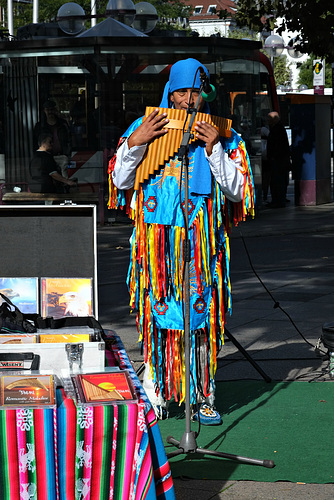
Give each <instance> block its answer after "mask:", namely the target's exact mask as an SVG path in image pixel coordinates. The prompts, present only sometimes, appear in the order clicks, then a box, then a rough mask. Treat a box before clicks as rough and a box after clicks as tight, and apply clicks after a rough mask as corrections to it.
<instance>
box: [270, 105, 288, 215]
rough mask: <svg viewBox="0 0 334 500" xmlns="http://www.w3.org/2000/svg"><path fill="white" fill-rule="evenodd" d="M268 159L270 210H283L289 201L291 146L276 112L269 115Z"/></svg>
mask: <svg viewBox="0 0 334 500" xmlns="http://www.w3.org/2000/svg"><path fill="white" fill-rule="evenodd" d="M268 124H269V135H268V139H267V158H268V162H269V165H270V193H271V203H269V204H268V206H269V207H270V208H283V207H285V205H286V203H287V202H288V201H289V200H288V199H287V188H288V185H289V171H290V169H291V162H290V146H289V139H288V135H287V133H286V130H285V127H284V125H283V123H282V121H281V119H280V116H279V114H278V113H277V112H276V111H272V112H271V113H268Z"/></svg>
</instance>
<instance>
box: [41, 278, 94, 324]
mask: <svg viewBox="0 0 334 500" xmlns="http://www.w3.org/2000/svg"><path fill="white" fill-rule="evenodd" d="M41 285H42V316H43V317H44V318H46V317H48V316H51V317H53V318H55V319H59V318H63V317H65V316H80V317H81V316H94V311H93V280H92V279H91V278H42V280H41Z"/></svg>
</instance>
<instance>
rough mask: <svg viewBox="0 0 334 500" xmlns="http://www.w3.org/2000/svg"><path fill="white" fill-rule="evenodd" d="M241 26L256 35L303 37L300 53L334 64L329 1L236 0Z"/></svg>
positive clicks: (332, 8) (332, 14)
mask: <svg viewBox="0 0 334 500" xmlns="http://www.w3.org/2000/svg"><path fill="white" fill-rule="evenodd" d="M236 4H237V13H236V16H235V20H236V22H237V25H238V26H248V27H249V28H251V29H253V30H254V31H262V30H263V29H267V30H273V29H274V27H278V26H276V20H277V19H278V18H283V19H284V21H283V23H282V24H281V25H280V26H279V27H278V32H279V33H282V32H283V31H285V30H288V31H291V32H297V33H299V34H300V36H299V40H298V41H296V42H297V43H298V45H299V50H300V51H301V52H304V53H308V54H310V53H311V52H312V53H313V54H317V57H324V58H326V59H327V60H328V61H330V62H334V5H333V4H332V2H331V1H329V0H312V1H310V0H236Z"/></svg>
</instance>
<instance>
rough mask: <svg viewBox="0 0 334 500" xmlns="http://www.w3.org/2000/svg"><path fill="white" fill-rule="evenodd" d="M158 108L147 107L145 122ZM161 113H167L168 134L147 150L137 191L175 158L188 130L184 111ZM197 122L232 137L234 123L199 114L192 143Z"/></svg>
mask: <svg viewBox="0 0 334 500" xmlns="http://www.w3.org/2000/svg"><path fill="white" fill-rule="evenodd" d="M155 109H157V108H155V107H150V106H149V107H147V108H146V110H145V116H144V120H145V119H146V118H147V117H148V116H149V115H150V114H151V113H152V112H153V111H154V110H155ZM159 113H160V114H161V113H167V118H168V119H169V123H167V124H166V125H165V127H164V128H168V129H169V130H168V134H165V135H163V136H161V137H159V138H157V139H155V140H154V141H152V142H151V143H150V144H149V145H148V148H147V150H146V153H145V156H144V157H143V159H142V161H141V162H140V164H139V165H138V168H137V172H136V180H135V190H138V189H139V186H140V184H142V183H143V182H144V181H145V180H147V179H148V178H149V176H150V175H151V174H154V173H155V172H156V171H159V170H160V168H161V167H163V166H164V165H165V163H166V162H167V161H168V160H170V159H171V158H173V157H174V155H175V154H176V152H177V151H178V149H179V147H180V145H181V141H182V137H183V130H187V128H188V122H189V120H190V116H191V115H190V114H188V113H187V112H186V111H185V110H183V109H170V108H159ZM197 121H205V122H207V123H210V125H213V126H214V127H215V128H216V129H217V130H218V131H219V135H220V136H223V137H231V125H232V121H231V120H229V119H228V118H221V117H219V116H212V115H208V114H206V113H197V114H196V118H195V120H194V123H193V126H192V129H191V131H192V135H191V138H190V142H193V141H195V140H196V137H195V128H194V127H195V125H196V122H197Z"/></svg>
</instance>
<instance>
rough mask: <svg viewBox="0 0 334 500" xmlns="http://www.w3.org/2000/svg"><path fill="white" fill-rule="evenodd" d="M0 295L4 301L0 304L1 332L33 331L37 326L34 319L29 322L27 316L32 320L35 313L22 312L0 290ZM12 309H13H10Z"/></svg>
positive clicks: (35, 330)
mask: <svg viewBox="0 0 334 500" xmlns="http://www.w3.org/2000/svg"><path fill="white" fill-rule="evenodd" d="M0 297H1V298H2V299H3V300H4V302H3V303H2V304H1V305H0V332H1V333H14V334H15V333H19V334H20V333H35V332H37V328H36V326H35V324H34V321H33V322H31V321H30V320H29V319H28V318H29V316H31V318H32V319H33V320H34V316H35V315H27V314H23V313H22V312H21V311H20V309H19V308H18V307H16V305H15V304H13V303H12V302H11V300H9V298H8V297H6V296H5V295H3V294H2V293H1V292H0ZM12 308H13V309H14V311H13V310H12Z"/></svg>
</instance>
